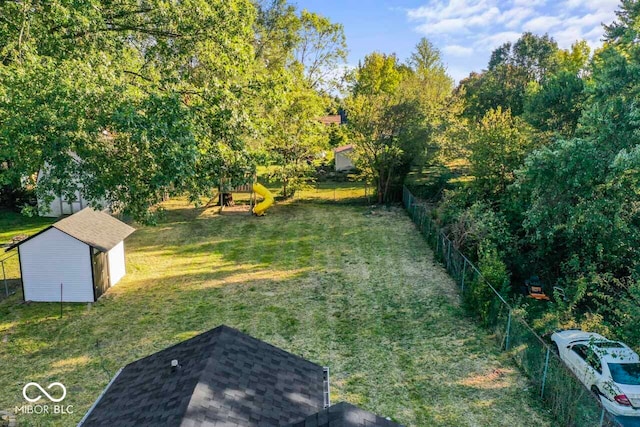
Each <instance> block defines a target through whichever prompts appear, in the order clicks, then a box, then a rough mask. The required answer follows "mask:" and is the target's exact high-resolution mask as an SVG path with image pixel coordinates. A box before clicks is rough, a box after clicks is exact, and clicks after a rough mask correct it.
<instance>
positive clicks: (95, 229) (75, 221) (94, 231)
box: [6, 207, 136, 252]
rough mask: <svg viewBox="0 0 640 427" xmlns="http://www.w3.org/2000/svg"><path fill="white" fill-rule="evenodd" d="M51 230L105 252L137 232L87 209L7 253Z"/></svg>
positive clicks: (15, 244) (107, 215)
mask: <svg viewBox="0 0 640 427" xmlns="http://www.w3.org/2000/svg"><path fill="white" fill-rule="evenodd" d="M51 228H55V229H58V230H60V231H62V232H63V233H65V234H68V235H69V236H71V237H73V238H76V239H78V240H80V241H81V242H84V243H86V244H87V245H89V246H93V247H94V248H97V249H100V250H101V251H103V252H107V251H109V250H111V249H112V248H113V247H114V246H116V245H117V244H118V243H120V242H122V241H123V240H124V239H125V238H127V237H128V236H129V235H130V234H131V233H133V232H134V231H136V229H135V228H133V227H131V226H130V225H127V224H125V223H124V222H122V221H120V220H118V219H116V218H114V217H112V216H111V215H109V214H107V213H104V212H100V211H96V210H95V209H92V208H89V207H87V208H84V209H82V210H81V211H79V212H76V213H74V214H73V215H70V216H68V217H65V218H62V219H61V220H59V221H58V222H55V223H53V224H52V225H50V226H49V227H47V228H45V229H44V230H42V231H40V232H38V233H36V234H34V235H32V236H29V237H28V238H26V239H24V240H21V241H19V242H16V243H14V244H13V245H11V246H9V247H8V248H7V249H6V251H9V250H11V249H13V248H15V247H16V246H20V245H21V244H23V243H25V242H27V241H29V240H31V239H33V238H34V237H36V236H38V235H40V234H42V233H44V232H45V231H47V230H49V229H51Z"/></svg>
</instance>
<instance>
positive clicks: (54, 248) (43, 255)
mask: <svg viewBox="0 0 640 427" xmlns="http://www.w3.org/2000/svg"><path fill="white" fill-rule="evenodd" d="M20 266H21V269H22V283H23V286H24V299H25V300H26V301H50V302H57V301H60V283H62V284H63V286H62V300H63V301H66V302H90V301H93V277H92V274H91V257H90V250H89V246H88V245H87V244H85V243H82V242H81V241H79V240H77V239H74V238H73V237H71V236H69V235H68V234H65V233H63V232H62V231H60V230H57V229H55V228H50V229H49V230H47V231H45V232H44V233H42V234H40V235H38V236H36V237H34V238H33V239H31V240H29V241H26V242H24V243H22V244H21V245H20Z"/></svg>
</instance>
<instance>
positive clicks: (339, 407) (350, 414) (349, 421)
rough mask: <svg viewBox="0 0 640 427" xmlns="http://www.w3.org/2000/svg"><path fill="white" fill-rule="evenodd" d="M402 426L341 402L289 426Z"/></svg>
mask: <svg viewBox="0 0 640 427" xmlns="http://www.w3.org/2000/svg"><path fill="white" fill-rule="evenodd" d="M334 426H335V427H401V425H400V424H398V423H395V422H393V421H389V420H387V419H385V418H382V417H379V416H377V415H376V414H372V413H371V412H367V411H365V410H363V409H360V408H358V407H356V406H353V405H350V404H348V403H345V402H340V403H338V404H336V405H333V406H331V407H329V408H327V409H325V410H323V411H320V412H318V413H316V414H313V415H311V416H309V417H307V418H306V419H303V420H300V421H298V422H295V423H293V424H289V425H288V426H287V427H334Z"/></svg>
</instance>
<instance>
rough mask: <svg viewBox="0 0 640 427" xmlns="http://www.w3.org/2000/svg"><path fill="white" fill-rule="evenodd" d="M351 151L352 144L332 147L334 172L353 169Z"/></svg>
mask: <svg viewBox="0 0 640 427" xmlns="http://www.w3.org/2000/svg"><path fill="white" fill-rule="evenodd" d="M352 153H353V144H349V145H343V146H342V147H337V148H334V149H333V155H334V159H335V164H336V172H349V171H352V170H355V166H354V165H353V161H352V160H351V157H350V156H351V154H352Z"/></svg>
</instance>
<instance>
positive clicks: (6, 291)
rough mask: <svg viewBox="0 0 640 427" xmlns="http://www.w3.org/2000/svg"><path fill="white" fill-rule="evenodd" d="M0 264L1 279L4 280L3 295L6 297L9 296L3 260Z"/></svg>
mask: <svg viewBox="0 0 640 427" xmlns="http://www.w3.org/2000/svg"><path fill="white" fill-rule="evenodd" d="M0 264H2V279H3V280H4V295H5V296H6V297H8V296H9V286H7V274H6V273H5V271H4V260H2V261H0Z"/></svg>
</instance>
